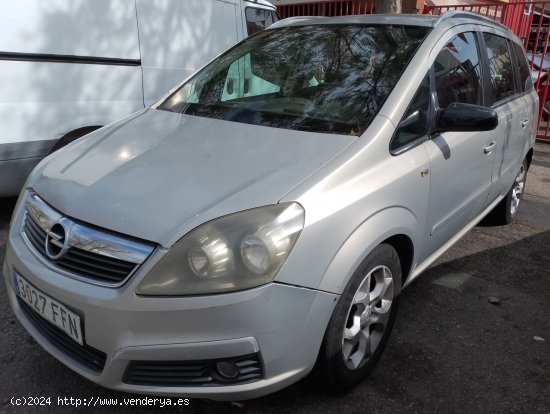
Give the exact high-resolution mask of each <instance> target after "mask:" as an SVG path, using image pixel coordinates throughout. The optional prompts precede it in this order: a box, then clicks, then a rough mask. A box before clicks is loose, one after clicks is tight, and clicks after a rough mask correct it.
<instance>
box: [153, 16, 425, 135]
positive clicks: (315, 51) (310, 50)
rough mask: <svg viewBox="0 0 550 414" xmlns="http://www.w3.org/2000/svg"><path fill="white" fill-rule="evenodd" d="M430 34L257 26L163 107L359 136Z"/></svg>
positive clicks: (422, 31) (393, 29)
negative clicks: (253, 33) (257, 32)
mask: <svg viewBox="0 0 550 414" xmlns="http://www.w3.org/2000/svg"><path fill="white" fill-rule="evenodd" d="M427 32H428V28H425V27H416V26H383V25H370V26H368V25H342V26H341V25H315V26H302V27H286V28H282V29H273V30H266V31H263V32H260V33H259V34H257V35H255V36H252V37H250V38H248V39H246V40H245V41H243V42H242V43H240V44H238V45H237V46H235V47H234V48H232V49H230V50H229V51H228V52H226V53H225V54H223V55H221V56H220V57H219V58H217V59H216V60H215V61H213V62H212V63H210V64H209V65H208V66H206V67H205V68H204V69H202V70H201V71H200V72H198V73H197V74H196V75H195V76H194V77H193V78H191V79H190V80H189V81H188V82H186V83H185V84H184V85H182V86H181V87H180V88H179V89H177V90H176V91H175V92H174V93H173V94H171V95H170V96H169V97H168V98H167V99H166V100H165V101H164V102H162V103H161V104H160V105H159V106H158V108H159V109H162V110H166V111H172V112H179V113H184V114H189V115H195V116H202V117H209V118H216V119H222V120H226V121H233V122H241V123H247V124H254V125H263V126H270V127H275V128H286V129H293V130H302V131H311V132H324V133H335V134H346V135H360V134H361V133H362V132H363V131H364V130H365V129H366V128H367V127H368V125H369V124H370V123H371V122H372V119H373V118H374V116H375V115H376V113H377V112H378V110H379V109H380V107H381V106H382V105H383V103H384V101H385V100H386V98H387V97H388V95H389V94H390V92H391V91H392V89H393V87H394V86H395V84H396V83H397V81H398V80H399V78H400V76H401V74H402V73H403V71H404V70H405V67H406V66H407V64H408V62H409V61H410V59H411V58H412V56H413V54H414V53H415V51H416V50H417V49H418V47H419V45H420V43H421V42H422V40H423V39H424V37H425V36H426V34H427Z"/></svg>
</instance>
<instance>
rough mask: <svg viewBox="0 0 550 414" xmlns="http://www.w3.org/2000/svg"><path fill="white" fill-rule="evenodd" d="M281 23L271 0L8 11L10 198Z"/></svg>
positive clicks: (3, 140) (5, 113)
mask: <svg viewBox="0 0 550 414" xmlns="http://www.w3.org/2000/svg"><path fill="white" fill-rule="evenodd" d="M276 20H277V15H276V11H275V7H274V6H272V5H271V4H270V3H268V2H267V1H264V0H259V1H254V2H252V1H245V0H223V1H222V0H186V1H178V0H70V1H69V0H56V1H48V2H44V1H41V0H17V1H15V0H11V1H6V0H4V1H2V2H1V3H0V77H1V79H2V87H1V88H0V197H5V196H11V195H17V194H18V193H19V192H20V191H21V187H22V186H23V183H24V181H25V179H26V178H27V176H28V174H29V173H30V171H31V170H32V168H33V167H34V166H35V165H36V164H37V163H38V162H39V161H40V160H41V159H42V158H43V157H44V156H46V155H48V154H49V153H51V152H53V151H56V150H57V149H59V148H61V147H62V146H64V145H66V144H67V143H69V142H71V141H73V140H75V139H77V138H79V137H81V136H83V135H85V134H87V133H89V132H91V131H93V130H95V129H98V128H99V127H101V126H104V125H107V124H110V123H111V122H114V121H116V120H117V119H120V118H122V117H124V116H127V115H129V114H131V113H133V112H135V111H137V110H138V109H142V108H143V107H144V106H149V105H150V104H152V103H153V102H155V101H156V100H157V99H159V97H160V96H162V95H163V94H165V93H166V92H167V91H168V90H169V89H170V88H173V87H174V86H175V85H177V84H178V83H179V82H180V81H181V79H183V78H185V77H187V76H189V75H190V74H191V73H193V72H194V71H195V70H196V69H198V68H199V67H201V66H202V65H204V64H205V63H207V62H208V61H209V60H211V59H212V58H214V57H215V56H216V55H218V54H219V53H221V52H222V51H224V50H225V49H227V48H228V47H229V46H232V45H234V44H235V43H237V42H239V41H241V40H242V39H243V38H245V37H246V36H247V35H248V34H251V33H254V32H255V31H257V30H260V29H262V28H263V27H265V26H266V25H269V24H271V23H272V22H273V21H276Z"/></svg>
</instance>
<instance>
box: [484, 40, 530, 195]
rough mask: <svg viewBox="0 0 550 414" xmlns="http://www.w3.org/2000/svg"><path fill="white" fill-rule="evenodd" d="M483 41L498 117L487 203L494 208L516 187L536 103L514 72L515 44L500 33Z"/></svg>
mask: <svg viewBox="0 0 550 414" xmlns="http://www.w3.org/2000/svg"><path fill="white" fill-rule="evenodd" d="M482 37H483V43H484V46H483V48H484V53H485V54H486V58H487V67H488V70H487V81H488V82H487V83H488V86H489V88H488V89H489V95H490V99H491V106H492V107H493V109H495V111H496V112H497V114H498V127H497V129H496V135H495V146H494V148H493V152H494V155H495V157H494V159H493V161H494V163H493V171H492V181H493V185H492V188H491V191H490V195H489V198H488V199H487V204H490V203H491V202H492V201H493V200H495V199H496V198H497V197H498V196H499V195H502V194H506V193H507V192H508V190H509V189H510V187H511V186H512V184H513V182H514V178H515V177H516V174H517V172H518V170H519V167H520V165H521V162H522V160H523V151H524V144H525V138H526V135H527V134H529V131H530V128H531V127H532V124H533V123H534V122H536V120H534V119H533V113H532V110H531V108H532V103H530V102H528V99H530V97H526V96H525V94H524V93H523V92H525V87H526V82H529V80H527V81H526V80H523V81H522V82H520V81H519V72H517V71H515V70H514V67H517V65H518V61H517V60H516V59H515V55H514V54H513V51H512V50H511V48H512V47H513V46H512V44H511V42H510V41H509V40H507V39H506V38H505V37H503V36H500V35H499V34H497V33H490V32H483V33H482ZM520 49H521V48H520ZM520 83H521V85H520ZM520 88H521V89H522V90H523V91H520V90H519V89H520Z"/></svg>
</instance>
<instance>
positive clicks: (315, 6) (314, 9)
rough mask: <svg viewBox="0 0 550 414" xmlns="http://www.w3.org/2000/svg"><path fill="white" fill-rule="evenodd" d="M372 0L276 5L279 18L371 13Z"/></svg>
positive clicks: (340, 0) (335, 0)
mask: <svg viewBox="0 0 550 414" xmlns="http://www.w3.org/2000/svg"><path fill="white" fill-rule="evenodd" d="M373 8H374V1H373V0H367V1H365V0H332V1H317V2H314V3H301V4H285V5H280V6H277V11H278V12H279V15H280V16H281V18H283V19H284V18H286V17H293V16H326V17H331V16H350V15H357V14H371V13H372V11H373Z"/></svg>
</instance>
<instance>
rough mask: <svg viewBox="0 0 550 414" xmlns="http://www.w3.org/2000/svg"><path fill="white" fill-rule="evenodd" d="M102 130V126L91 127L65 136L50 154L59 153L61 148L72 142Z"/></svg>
mask: <svg viewBox="0 0 550 414" xmlns="http://www.w3.org/2000/svg"><path fill="white" fill-rule="evenodd" d="M99 128H101V126H89V127H84V128H78V129H75V130H74V131H71V132H69V133H68V134H66V135H63V136H62V137H61V138H59V140H58V141H57V142H56V143H55V144H54V145H53V147H52V149H51V150H50V154H51V153H52V152H55V151H57V150H58V149H60V148H63V147H64V146H65V145H67V144H70V143H71V142H73V141H75V140H77V139H78V138H82V137H83V136H84V135H87V134H89V133H90V132H93V131H95V130H96V129H99Z"/></svg>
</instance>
